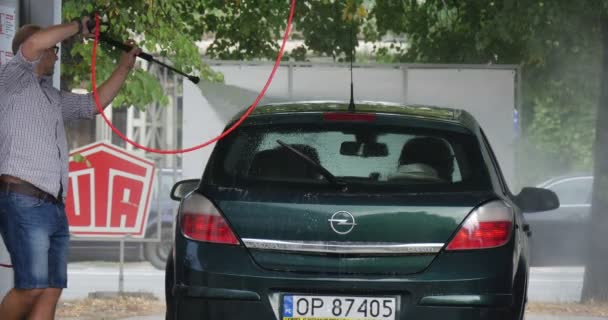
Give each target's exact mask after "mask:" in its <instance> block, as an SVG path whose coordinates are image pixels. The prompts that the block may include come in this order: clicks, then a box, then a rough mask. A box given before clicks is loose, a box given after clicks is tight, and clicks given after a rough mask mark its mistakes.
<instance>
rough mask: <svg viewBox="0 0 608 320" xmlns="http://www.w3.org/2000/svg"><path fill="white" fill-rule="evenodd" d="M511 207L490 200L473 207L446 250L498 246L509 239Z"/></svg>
mask: <svg viewBox="0 0 608 320" xmlns="http://www.w3.org/2000/svg"><path fill="white" fill-rule="evenodd" d="M512 232H513V209H511V207H509V206H508V205H507V204H506V203H504V202H502V201H492V202H489V203H486V204H484V205H483V206H481V207H478V208H477V209H475V210H474V211H473V212H472V213H471V214H470V215H469V216H468V217H467V219H466V220H465V222H464V224H463V225H462V226H461V227H460V229H459V230H458V233H456V236H455V237H454V239H452V241H451V242H450V244H448V247H447V250H448V251H453V250H473V249H488V248H495V247H500V246H502V245H504V244H506V243H507V242H508V241H509V239H511V233H512Z"/></svg>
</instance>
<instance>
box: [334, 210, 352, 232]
mask: <svg viewBox="0 0 608 320" xmlns="http://www.w3.org/2000/svg"><path fill="white" fill-rule="evenodd" d="M327 221H329V225H330V226H331V228H332V230H334V232H336V233H337V234H347V233H349V232H351V231H353V228H354V227H355V225H357V224H356V223H355V217H353V215H352V214H350V213H349V212H346V211H338V212H336V213H334V214H333V215H332V216H331V218H329V220H327Z"/></svg>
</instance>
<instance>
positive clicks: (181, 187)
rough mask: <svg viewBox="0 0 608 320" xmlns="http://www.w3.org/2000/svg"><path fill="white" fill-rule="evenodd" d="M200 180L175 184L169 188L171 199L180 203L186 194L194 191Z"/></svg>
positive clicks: (189, 180)
mask: <svg viewBox="0 0 608 320" xmlns="http://www.w3.org/2000/svg"><path fill="white" fill-rule="evenodd" d="M200 181H201V180H200V179H188V180H182V181H179V182H177V183H176V184H175V185H173V188H171V199H173V200H175V201H181V200H182V199H183V198H184V197H185V196H186V195H187V194H188V193H190V192H192V191H194V190H196V188H198V184H199V183H200Z"/></svg>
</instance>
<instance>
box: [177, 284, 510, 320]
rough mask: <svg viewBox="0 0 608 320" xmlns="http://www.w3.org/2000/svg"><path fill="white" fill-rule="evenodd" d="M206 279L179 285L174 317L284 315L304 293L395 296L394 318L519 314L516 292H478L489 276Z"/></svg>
mask: <svg viewBox="0 0 608 320" xmlns="http://www.w3.org/2000/svg"><path fill="white" fill-rule="evenodd" d="M206 280H207V281H206V282H207V283H208V284H209V286H201V285H184V284H180V285H176V286H174V289H173V293H174V300H173V301H174V303H175V307H176V308H175V310H177V311H176V315H175V319H213V320H221V319H230V320H240V319H248V320H250V319H259V320H280V319H281V317H280V305H281V303H282V300H281V298H282V295H283V294H284V293H296V294H297V293H300V294H320V295H325V294H327V295H348V296H369V295H378V296H394V297H397V301H398V303H397V305H398V306H399V307H398V309H399V312H398V314H397V318H395V319H399V320H405V319H467V320H472V319H488V320H489V319H492V320H495V319H498V320H499V319H514V315H513V314H512V309H511V307H512V306H513V305H514V299H516V298H515V295H513V294H511V293H484V294H479V293H475V291H476V290H477V289H479V288H482V287H486V285H487V284H484V283H485V282H487V281H488V279H468V280H458V281H454V280H452V281H411V280H403V279H401V280H396V279H390V280H387V279H335V278H334V279H332V278H314V279H313V278H305V279H300V278H269V277H251V276H242V275H226V274H213V275H210V274H207V275H206ZM220 285H223V287H221V286H220ZM476 288H477V289H476ZM252 315H255V317H252Z"/></svg>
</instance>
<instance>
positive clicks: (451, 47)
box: [372, 0, 608, 301]
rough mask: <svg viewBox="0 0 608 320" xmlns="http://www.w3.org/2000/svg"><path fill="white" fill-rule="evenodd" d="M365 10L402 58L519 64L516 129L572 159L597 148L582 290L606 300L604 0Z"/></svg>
mask: <svg viewBox="0 0 608 320" xmlns="http://www.w3.org/2000/svg"><path fill="white" fill-rule="evenodd" d="M372 14H373V15H374V16H375V19H376V21H378V30H379V33H380V34H386V33H387V32H389V31H390V32H395V33H403V34H406V35H407V37H408V46H409V48H408V50H407V51H405V53H404V54H403V55H401V56H400V57H399V58H400V61H403V62H436V63H508V64H518V65H521V66H522V68H523V87H524V107H525V110H524V111H525V114H524V115H525V117H524V119H527V122H526V123H525V128H524V129H525V130H526V133H527V134H528V135H529V136H530V137H531V140H532V142H533V143H534V144H536V145H538V146H539V147H540V148H541V149H542V150H544V151H545V152H548V153H549V154H550V155H551V156H552V157H557V158H559V159H561V160H562V162H564V163H567V164H570V166H571V167H572V168H587V169H588V168H590V167H591V164H592V154H593V152H594V153H595V162H594V163H595V177H596V179H595V184H594V196H593V203H592V218H591V223H590V225H591V230H590V234H591V237H590V241H589V244H590V254H589V255H588V256H589V258H588V261H587V264H586V273H585V280H584V288H583V295H582V299H583V300H584V301H588V300H592V299H596V300H604V301H606V300H608V289H607V288H608V272H606V270H608V250H607V249H606V247H605V237H604V235H605V232H606V230H608V216H607V215H606V214H605V212H604V211H605V208H606V207H608V202H607V200H606V197H605V193H606V190H608V182H607V181H608V147H607V146H608V53H607V51H608V19H607V18H606V7H605V1H593V0H588V1H567V0H555V1H546V2H544V1H538V2H529V1H517V0H502V1H445V0H426V1H405V0H403V1H378V2H377V4H376V6H375V7H374V10H373V11H372ZM600 14H603V15H602V17H601V18H600ZM600 29H601V32H600ZM602 38H603V45H604V46H603V50H604V51H603V52H604V59H603V65H602V63H601V59H600V58H601V55H600V54H599V53H600V52H602V41H601V39H602ZM600 77H602V80H603V81H602V90H600V87H599V84H598V80H599V79H600ZM600 92H601V93H602V99H601V101H600V102H599V107H600V108H599V113H598V114H597V120H596V122H595V123H594V119H595V118H596V112H597V111H598V108H597V106H598V101H599V96H600ZM596 129H597V132H596V131H595V130H596ZM594 137H595V141H594ZM530 163H531V162H530ZM543 165H544V164H543Z"/></svg>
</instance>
